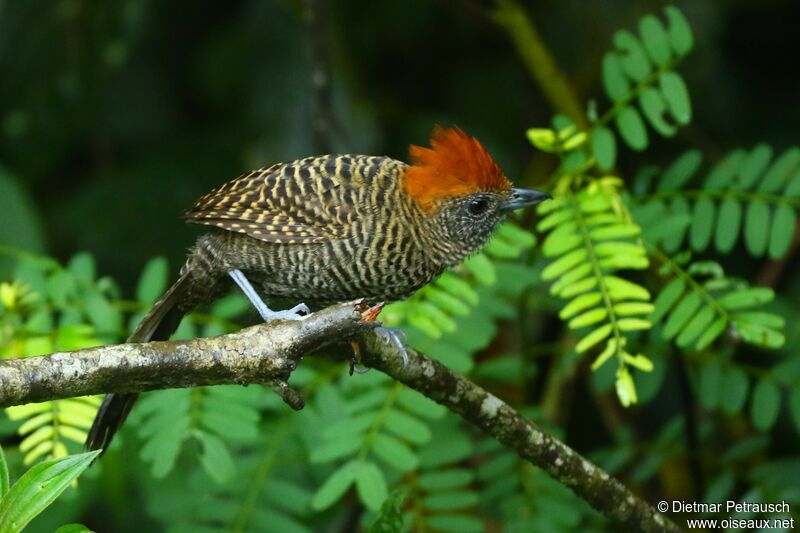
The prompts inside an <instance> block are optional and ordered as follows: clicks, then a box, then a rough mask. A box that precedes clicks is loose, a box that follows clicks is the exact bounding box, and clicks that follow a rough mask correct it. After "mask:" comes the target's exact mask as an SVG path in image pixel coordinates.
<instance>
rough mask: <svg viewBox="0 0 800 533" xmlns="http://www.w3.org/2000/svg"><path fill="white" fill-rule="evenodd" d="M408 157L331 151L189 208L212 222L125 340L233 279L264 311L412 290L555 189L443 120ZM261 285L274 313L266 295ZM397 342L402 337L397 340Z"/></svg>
mask: <svg viewBox="0 0 800 533" xmlns="http://www.w3.org/2000/svg"><path fill="white" fill-rule="evenodd" d="M409 153H410V157H411V164H410V165H408V164H406V163H403V162H401V161H397V160H394V159H391V158H388V157H373V156H363V155H324V156H319V157H308V158H305V159H300V160H297V161H292V162H290V163H279V164H276V165H272V166H270V167H267V168H262V169H259V170H255V171H253V172H249V173H247V174H244V175H242V176H240V177H239V178H236V179H235V180H233V181H230V182H228V183H226V184H224V185H222V186H221V187H218V188H217V189H215V190H213V191H211V192H210V193H208V194H206V195H205V196H203V197H202V198H200V200H198V201H197V203H196V204H195V205H194V207H192V208H191V209H189V210H188V211H186V213H185V216H186V219H187V220H188V221H189V222H192V223H195V224H204V225H207V226H211V227H212V228H213V229H212V231H210V232H209V233H206V234H204V235H202V236H200V237H199V238H198V239H197V243H196V244H195V246H194V248H193V249H192V251H191V253H190V254H189V257H188V259H187V261H186V263H185V264H184V266H183V268H182V269H181V273H180V277H179V278H178V280H177V281H176V282H175V283H174V284H173V285H172V287H170V289H169V290H168V291H167V292H166V294H164V296H163V297H162V298H161V299H160V300H159V301H158V302H157V303H156V304H155V306H154V307H153V309H152V310H151V311H150V312H149V313H148V314H147V315H146V316H145V317H144V319H142V321H141V323H140V324H139V325H138V327H137V328H136V330H135V331H134V332H133V334H132V335H131V336H130V338H129V339H128V341H129V342H147V341H153V340H166V339H168V338H169V336H170V335H171V334H172V333H173V332H174V331H175V329H176V328H177V327H178V324H179V322H180V320H181V319H182V317H183V316H184V315H185V314H186V313H188V312H189V311H191V310H192V309H193V308H194V307H196V306H197V305H198V304H200V303H202V302H207V301H210V300H213V299H214V298H216V297H219V296H220V295H222V294H224V293H225V292H227V291H229V290H230V289H231V287H232V285H233V284H232V283H231V281H233V282H234V283H235V284H236V285H238V286H239V288H240V289H241V290H242V291H243V292H244V293H245V294H246V295H247V297H248V298H249V299H250V301H251V302H252V303H253V305H254V306H255V307H256V309H257V310H258V312H259V313H260V314H261V316H262V318H263V319H264V320H273V319H300V318H302V316H303V314H307V313H309V312H310V311H311V310H314V309H319V308H321V307H324V306H326V305H329V304H332V303H336V302H343V301H348V300H353V299H357V298H363V299H365V301H366V302H367V303H377V302H381V301H387V302H388V301H393V300H398V299H402V298H405V297H407V296H408V295H410V294H411V293H413V292H414V291H415V290H417V289H419V288H420V287H422V286H423V285H425V284H426V283H428V282H430V281H431V280H433V279H434V278H436V277H437V276H438V275H439V274H441V273H442V272H443V271H444V270H446V269H447V268H449V267H452V266H455V265H457V264H458V263H460V262H461V261H462V260H463V259H464V258H466V257H467V256H469V255H470V254H473V253H475V252H477V251H478V250H479V249H480V248H481V247H482V246H483V245H484V244H485V243H486V241H487V240H488V239H489V237H490V236H491V234H492V231H493V230H494V229H495V227H496V226H497V223H498V222H499V221H500V220H501V219H502V218H503V217H504V215H505V214H506V213H508V212H509V211H511V210H514V209H517V208H521V207H526V206H529V205H534V204H537V203H539V202H541V201H542V200H545V199H547V198H550V195H549V194H547V193H545V192H542V191H538V190H534V189H516V188H512V187H511V182H510V181H509V180H508V178H506V176H505V175H504V174H503V172H502V171H501V170H500V167H499V166H498V165H497V163H496V162H495V161H494V159H492V157H491V156H490V155H489V153H488V152H487V151H486V149H485V148H484V147H483V146H482V145H481V143H480V142H479V141H478V140H477V139H475V138H473V137H470V136H469V135H467V134H466V133H464V132H463V131H461V130H460V129H455V128H440V127H438V126H437V127H436V128H434V130H433V133H432V134H431V138H430V148H423V147H420V146H413V145H412V146H411V147H410V149H409ZM253 284H255V286H257V287H259V288H260V293H261V294H263V295H264V296H265V297H266V299H267V301H268V302H269V303H270V305H272V307H275V308H277V306H283V305H284V304H288V305H293V307H291V308H290V309H288V310H285V311H273V310H272V309H270V307H268V305H267V304H266V303H265V302H264V301H263V300H262V299H261V297H260V296H259V292H258V291H257V290H256V289H255V288H254V286H253ZM395 340H396V339H395ZM136 398H137V395H136V394H110V395H108V396H107V397H106V398H105V401H104V402H103V404H102V406H101V407H100V410H99V412H98V414H97V417H96V418H95V421H94V424H93V426H92V428H91V430H90V432H89V436H88V438H87V441H86V446H87V447H88V448H89V449H105V448H106V447H107V446H108V444H109V443H110V442H111V439H112V437H113V436H114V434H115V432H116V431H117V429H118V428H119V427H120V426H121V425H122V423H123V422H124V420H125V418H126V416H127V415H128V413H129V412H130V409H131V407H132V406H133V404H134V402H135V401H136Z"/></svg>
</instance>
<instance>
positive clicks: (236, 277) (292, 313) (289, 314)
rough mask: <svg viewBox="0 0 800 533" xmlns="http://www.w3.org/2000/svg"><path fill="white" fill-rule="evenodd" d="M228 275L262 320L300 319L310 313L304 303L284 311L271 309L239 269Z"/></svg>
mask: <svg viewBox="0 0 800 533" xmlns="http://www.w3.org/2000/svg"><path fill="white" fill-rule="evenodd" d="M228 275H230V277H231V278H233V281H235V282H236V284H237V285H238V286H239V288H240V289H242V292H243V293H244V295H245V296H247V299H248V300H250V303H251V304H253V307H255V308H256V311H258V314H259V315H261V318H263V319H264V322H269V321H270V320H277V319H281V318H282V319H284V320H300V319H302V318H305V315H308V314H309V313H310V310H309V309H308V306H307V305H306V304H298V305H295V306H294V307H292V308H291V309H287V310H285V311H273V310H272V309H270V308H269V307H267V304H266V303H264V300H262V299H261V296H259V295H258V293H257V292H256V290H255V289H254V288H253V286H252V285H251V284H250V282H249V281H247V278H246V277H245V275H244V273H243V272H242V271H241V270H239V269H238V268H234V269H233V270H231V271H230V272H228ZM300 313H304V314H305V315H301V314H300Z"/></svg>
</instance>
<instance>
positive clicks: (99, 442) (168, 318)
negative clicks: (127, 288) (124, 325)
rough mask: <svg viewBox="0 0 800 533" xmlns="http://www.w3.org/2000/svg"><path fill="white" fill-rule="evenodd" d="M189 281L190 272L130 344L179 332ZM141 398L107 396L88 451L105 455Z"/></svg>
mask: <svg viewBox="0 0 800 533" xmlns="http://www.w3.org/2000/svg"><path fill="white" fill-rule="evenodd" d="M189 278H190V273H189V271H188V269H187V271H186V272H184V273H183V274H182V275H181V277H180V278H178V281H176V282H175V283H174V284H173V285H172V287H170V288H169V290H168V291H167V292H166V293H165V294H164V296H162V297H161V299H160V300H159V301H158V302H156V304H155V305H154V306H153V308H152V309H151V310H150V312H149V313H147V315H145V317H144V318H143V319H142V321H141V322H139V325H138V326H137V327H136V330H134V332H133V333H132V334H131V336H130V337H128V340H127V342H149V341H161V340H167V339H169V337H170V336H171V335H172V334H173V333H174V332H175V330H176V329H178V325H179V324H180V323H181V319H182V318H183V315H184V314H185V313H186V312H187V310H188V306H187V305H186V303H187V302H186V300H187V298H186V295H187V291H188V289H189V285H190V281H189ZM138 398H139V395H138V394H129V393H125V394H109V395H108V396H106V397H105V399H104V400H103V403H102V405H101V406H100V409H99V410H98V411H97V415H96V416H95V419H94V423H93V424H92V428H91V429H90V430H89V435H88V436H87V437H86V444H85V446H86V448H87V449H89V450H102V451H103V452H105V450H106V449H108V445H109V444H111V439H113V438H114V435H115V434H116V433H117V430H118V429H119V428H120V427H122V424H123V423H124V422H125V419H126V418H127V417H128V413H130V412H131V408H132V407H133V404H134V403H136V400H137V399H138Z"/></svg>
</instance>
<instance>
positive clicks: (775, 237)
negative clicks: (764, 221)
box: [769, 204, 797, 259]
mask: <svg viewBox="0 0 800 533" xmlns="http://www.w3.org/2000/svg"><path fill="white" fill-rule="evenodd" d="M796 228H797V215H796V214H795V212H794V209H792V208H791V207H789V206H788V205H786V204H780V205H778V207H777V208H775V216H774V217H773V218H772V228H771V229H770V235H769V256H770V258H772V259H780V258H781V257H783V256H784V255H786V252H788V251H789V246H790V245H791V244H792V238H793V237H794V232H795V229H796Z"/></svg>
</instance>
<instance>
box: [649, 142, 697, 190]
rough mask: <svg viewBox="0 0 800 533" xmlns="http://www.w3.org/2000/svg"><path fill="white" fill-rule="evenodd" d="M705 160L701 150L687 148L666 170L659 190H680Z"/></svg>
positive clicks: (659, 184)
mask: <svg viewBox="0 0 800 533" xmlns="http://www.w3.org/2000/svg"><path fill="white" fill-rule="evenodd" d="M702 162H703V156H702V154H701V153H700V150H687V151H685V152H684V153H683V154H681V155H680V156H679V157H678V158H677V159H675V161H673V162H672V164H671V165H670V166H669V167H667V169H666V170H665V171H664V175H663V176H662V177H661V180H660V181H659V183H658V189H657V191H658V192H672V191H677V190H680V188H681V187H683V186H684V185H685V184H686V182H688V181H689V180H690V179H692V176H694V175H695V174H696V173H697V170H698V169H699V168H700V164H701V163H702Z"/></svg>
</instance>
